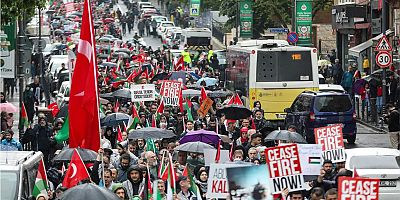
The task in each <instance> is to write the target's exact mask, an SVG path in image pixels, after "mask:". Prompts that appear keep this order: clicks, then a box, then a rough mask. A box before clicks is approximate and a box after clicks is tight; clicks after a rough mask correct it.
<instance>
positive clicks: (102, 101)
mask: <svg viewBox="0 0 400 200" xmlns="http://www.w3.org/2000/svg"><path fill="white" fill-rule="evenodd" d="M99 101H100V104H103V105H104V104H107V103H108V102H110V101H109V100H107V99H103V98H101V97H100V98H99Z"/></svg>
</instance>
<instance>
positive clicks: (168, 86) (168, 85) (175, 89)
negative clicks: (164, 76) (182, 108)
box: [160, 81, 182, 106]
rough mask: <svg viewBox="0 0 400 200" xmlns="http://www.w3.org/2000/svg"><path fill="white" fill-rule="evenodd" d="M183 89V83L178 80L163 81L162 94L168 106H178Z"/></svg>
mask: <svg viewBox="0 0 400 200" xmlns="http://www.w3.org/2000/svg"><path fill="white" fill-rule="evenodd" d="M181 90H182V83H181V82H176V81H163V83H162V85H161V89H160V95H161V96H162V100H163V101H164V105H166V106H178V105H179V94H180V93H181Z"/></svg>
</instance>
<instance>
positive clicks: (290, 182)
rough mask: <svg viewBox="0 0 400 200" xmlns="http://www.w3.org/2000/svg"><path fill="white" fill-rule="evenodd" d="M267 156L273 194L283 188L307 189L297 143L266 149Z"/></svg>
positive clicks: (291, 189) (290, 189)
mask: <svg viewBox="0 0 400 200" xmlns="http://www.w3.org/2000/svg"><path fill="white" fill-rule="evenodd" d="M265 158H266V161H267V164H268V166H269V174H270V177H271V178H270V180H271V187H272V188H271V189H272V193H273V194H277V193H280V192H281V191H282V190H283V189H285V188H288V189H289V191H297V190H303V189H305V185H304V177H303V174H302V167H301V164H300V156H299V150H298V148H297V145H296V144H290V145H284V146H278V147H271V148H267V149H265Z"/></svg>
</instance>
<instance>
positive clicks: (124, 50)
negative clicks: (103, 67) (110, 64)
mask: <svg viewBox="0 0 400 200" xmlns="http://www.w3.org/2000/svg"><path fill="white" fill-rule="evenodd" d="M114 52H115V53H119V52H124V53H127V54H130V53H131V50H129V49H128V48H119V49H116V50H114Z"/></svg>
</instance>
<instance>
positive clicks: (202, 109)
mask: <svg viewBox="0 0 400 200" xmlns="http://www.w3.org/2000/svg"><path fill="white" fill-rule="evenodd" d="M213 103H214V101H213V100H211V99H210V98H209V97H207V99H205V100H204V101H203V103H202V104H201V106H200V108H199V109H198V110H197V114H199V116H200V117H201V118H204V117H205V116H206V114H207V113H208V110H210V108H211V107H212V105H213Z"/></svg>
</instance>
